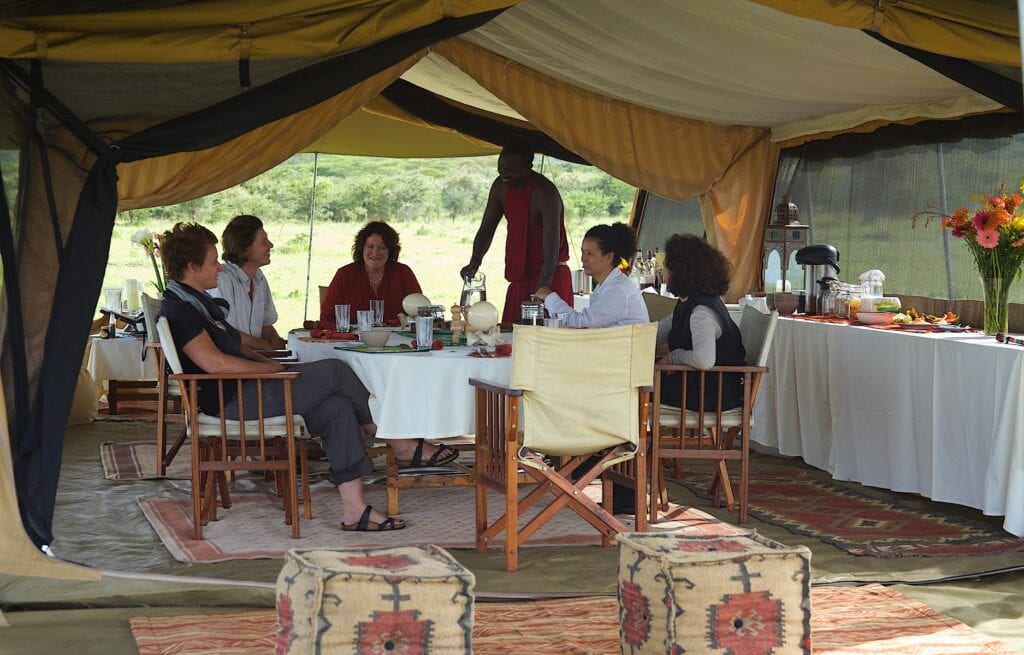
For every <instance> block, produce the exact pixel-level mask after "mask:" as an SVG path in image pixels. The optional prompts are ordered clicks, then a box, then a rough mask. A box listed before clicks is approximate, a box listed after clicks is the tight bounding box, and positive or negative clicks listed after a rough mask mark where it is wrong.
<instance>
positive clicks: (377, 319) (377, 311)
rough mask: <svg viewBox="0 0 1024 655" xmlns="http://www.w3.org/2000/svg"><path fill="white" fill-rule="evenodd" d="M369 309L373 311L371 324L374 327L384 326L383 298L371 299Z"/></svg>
mask: <svg viewBox="0 0 1024 655" xmlns="http://www.w3.org/2000/svg"><path fill="white" fill-rule="evenodd" d="M370 311H371V312H373V325H374V326H375V327H383V326H384V301H383V300H371V301H370Z"/></svg>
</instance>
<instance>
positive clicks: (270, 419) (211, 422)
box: [198, 412, 307, 439]
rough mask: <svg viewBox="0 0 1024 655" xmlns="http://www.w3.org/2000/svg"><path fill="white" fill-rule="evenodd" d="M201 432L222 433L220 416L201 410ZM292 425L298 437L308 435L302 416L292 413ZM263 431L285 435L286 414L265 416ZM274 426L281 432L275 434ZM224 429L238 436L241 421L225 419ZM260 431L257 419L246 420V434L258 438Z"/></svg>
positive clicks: (208, 434) (268, 433) (209, 433)
mask: <svg viewBox="0 0 1024 655" xmlns="http://www.w3.org/2000/svg"><path fill="white" fill-rule="evenodd" d="M198 419H199V434H201V435H203V436H208V437H210V436H213V437H215V436H219V435H220V417H218V416H210V415H209V414H203V413H202V412H199V415H198ZM292 425H293V428H294V431H295V438H296V439H304V438H305V437H306V435H307V431H306V422H305V421H304V420H302V417H301V416H299V415H298V414H293V415H292ZM263 426H264V428H263V432H264V434H266V435H267V436H284V428H285V417H284V416H266V417H264V418H263ZM273 428H281V429H280V432H279V434H275V431H274V429H273ZM224 429H225V431H226V432H227V436H229V437H232V436H237V435H239V434H240V433H241V431H240V430H239V422H238V421H234V420H232V419H225V420H224ZM259 433H260V423H259V421H256V420H251V421H246V422H245V434H246V436H248V437H252V438H254V439H255V438H256V437H257V436H258V435H259Z"/></svg>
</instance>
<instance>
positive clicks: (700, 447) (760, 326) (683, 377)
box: [650, 306, 779, 523]
mask: <svg viewBox="0 0 1024 655" xmlns="http://www.w3.org/2000/svg"><path fill="white" fill-rule="evenodd" d="M778 318H779V315H778V313H777V312H772V314H771V315H768V314H764V313H762V312H760V311H758V310H757V309H755V308H753V307H749V306H748V307H746V308H744V312H743V317H742V319H741V320H740V334H741V336H742V339H743V346H744V349H745V350H746V353H747V354H746V361H747V365H746V366H714V367H712V368H709V369H707V370H701V369H696V368H693V367H690V366H684V365H675V364H658V365H657V366H655V367H654V371H655V374H654V410H653V417H652V430H651V466H650V469H651V493H652V494H655V495H656V496H657V498H658V500H657V501H656V502H651V505H650V512H651V516H650V520H651V523H656V522H657V520H658V509H659V507H660V508H661V509H662V510H665V511H667V510H668V495H667V493H666V491H665V486H664V479H663V477H662V476H663V473H664V471H663V468H662V460H666V459H674V458H678V459H680V460H682V459H704V460H713V461H714V463H715V470H714V473H713V475H712V478H711V484H710V487H709V489H708V492H709V493H710V494H711V496H712V502H713V504H714V505H715V506H716V507H717V506H718V505H719V504H720V502H721V495H722V493H723V492H724V493H725V498H726V505H727V506H728V507H729V509H730V510H735V511H737V512H738V514H739V522H740V523H746V521H747V495H748V493H747V488H748V479H749V475H750V473H749V469H750V429H751V427H752V425H753V423H752V420H751V415H752V413H753V410H754V402H755V401H756V400H757V390H758V388H759V387H760V384H761V378H762V376H763V375H764V374H765V373H767V372H768V368H767V366H766V364H767V362H768V353H769V351H770V349H771V342H772V338H773V336H774V334H775V325H776V322H777V321H778ZM664 371H673V372H676V373H677V375H676V376H675V377H677V378H678V381H679V384H680V385H681V386H682V395H681V396H680V397H681V398H684V399H685V398H686V397H687V391H688V388H687V387H688V386H689V385H693V384H696V385H697V386H698V390H699V394H698V396H699V397H700V398H705V397H706V396H705V389H707V388H709V387H710V386H712V385H716V386H717V389H718V393H717V394H716V398H717V400H716V402H715V404H714V406H712V407H704V406H701V407H699V408H698V409H697V410H687V409H685V408H683V409H680V408H678V407H672V406H669V405H663V404H661V389H662V381H661V373H662V372H664ZM726 375H739V376H741V377H742V384H743V404H742V405H741V406H740V407H735V408H728V409H723V408H722V393H723V386H724V385H723V384H722V382H723V380H724V377H725V376H726ZM691 378H695V380H694V379H691ZM672 383H673V384H674V383H675V382H674V381H673V382H672ZM683 404H684V405H685V404H686V403H685V402H684V403H683ZM737 437H738V438H739V439H740V443H739V448H738V449H737V448H736V439H737ZM729 461H738V462H739V469H740V470H739V478H738V481H737V485H738V487H739V497H738V499H737V497H736V494H735V493H734V491H733V488H732V484H731V482H730V479H729V469H728V466H727V462H729Z"/></svg>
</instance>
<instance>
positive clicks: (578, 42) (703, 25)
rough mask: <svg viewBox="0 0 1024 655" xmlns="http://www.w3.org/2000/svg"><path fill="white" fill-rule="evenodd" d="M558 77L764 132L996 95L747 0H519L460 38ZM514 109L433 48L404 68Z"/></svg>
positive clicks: (778, 136)
mask: <svg viewBox="0 0 1024 655" xmlns="http://www.w3.org/2000/svg"><path fill="white" fill-rule="evenodd" d="M461 38H464V39H466V40H467V41H470V42H471V43H473V44H475V45H478V46H480V47H483V48H485V49H487V50H490V51H492V52H494V53H496V54H498V55H501V56H503V57H505V58H508V59H510V60H513V61H515V62H517V63H519V64H522V65H524V66H527V67H529V68H532V69H534V70H536V71H539V72H541V73H544V74H546V75H548V76H551V77H553V78H555V79H558V80H560V81H562V82H565V83H567V84H571V85H574V86H577V87H581V88H584V89H587V90H590V91H595V92H598V93H601V94H603V95H605V96H608V97H611V98H616V99H619V100H623V101H626V102H631V103H634V104H638V105H642V106H646V107H650V108H652V109H657V110H659V111H663V112H666V113H669V114H673V115H677V116H682V117H687V118H694V119H699V120H704V121H709V122H713V123H719V124H726V125H754V126H766V127H771V128H772V131H773V139H774V140H784V139H788V138H792V137H796V136H800V135H803V134H809V133H816V132H822V131H834V130H845V129H849V128H851V127H855V126H856V125H859V124H862V123H865V122H868V121H872V120H879V119H881V120H901V119H905V118H913V117H926V118H951V117H955V116H961V115H965V114H972V113H979V112H986V111H992V110H995V109H998V108H999V107H1000V105H999V104H998V103H996V102H994V101H992V100H989V99H987V98H984V97H983V96H979V95H978V94H976V93H974V92H973V91H971V90H970V89H967V88H965V87H963V86H961V85H960V84H958V83H956V82H953V81H951V80H949V79H948V78H946V77H944V76H942V75H940V74H939V73H937V72H935V71H932V70H931V69H929V68H927V67H926V66H924V65H922V64H920V63H918V62H916V61H914V60H913V59H911V58H909V57H907V56H906V55H904V54H902V53H900V52H897V51H896V50H894V49H892V48H890V47H889V46H887V45H885V44H883V43H880V42H878V41H877V40H875V39H873V38H871V37H869V36H868V35H866V34H864V33H863V32H861V31H859V30H853V29H848V28H842V27H835V26H832V25H828V24H826V23H822V22H819V21H814V20H809V19H804V18H799V17H794V16H791V15H788V14H785V13H782V12H780V11H777V10H774V9H771V8H768V7H764V6H762V5H759V4H756V3H752V2H748V1H747V0H716V1H715V2H708V1H706V0H644V2H641V3H631V2H621V1H620V0H528V1H527V2H523V3H521V4H519V5H517V6H515V7H513V8H511V9H509V10H508V11H506V12H505V13H503V14H502V15H501V16H499V17H498V18H496V19H495V20H493V21H491V22H489V23H488V24H487V25H485V26H483V27H481V28H479V29H477V30H474V31H473V32H470V33H468V34H466V35H464V36H463V37H461ZM403 77H404V78H405V79H406V80H407V81H410V82H412V83H414V84H417V85H419V86H422V87H424V88H427V89H428V90H431V91H433V92H435V93H438V94H439V95H443V96H446V97H448V98H450V99H452V100H455V101H458V102H460V103H463V104H467V105H471V106H475V107H479V108H481V109H485V110H488V111H492V112H495V113H499V114H503V115H507V116H513V117H518V114H517V113H516V112H515V111H514V110H513V109H511V108H509V107H508V106H507V105H505V103H503V102H502V101H501V100H499V99H498V98H495V97H494V96H493V95H491V94H490V93H488V92H487V91H486V90H484V89H482V88H481V87H480V86H479V85H477V84H476V83H475V82H473V81H472V80H471V79H470V78H469V77H468V76H466V75H464V74H463V73H462V72H461V71H459V70H458V69H457V68H455V67H454V66H451V65H448V64H447V63H446V62H444V61H443V60H440V58H439V57H436V56H431V57H428V58H427V59H426V60H424V61H423V62H421V63H420V64H418V65H417V66H416V67H414V68H413V69H412V70H411V71H409V72H408V73H406V74H405V75H404V76H403Z"/></svg>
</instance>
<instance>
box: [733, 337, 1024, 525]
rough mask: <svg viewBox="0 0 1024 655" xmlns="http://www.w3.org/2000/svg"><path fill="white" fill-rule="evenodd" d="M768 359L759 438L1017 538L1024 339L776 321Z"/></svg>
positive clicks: (1023, 507)
mask: <svg viewBox="0 0 1024 655" xmlns="http://www.w3.org/2000/svg"><path fill="white" fill-rule="evenodd" d="M768 366H769V368H770V370H771V373H770V374H769V375H767V376H765V378H764V381H763V385H762V388H761V391H760V392H759V396H758V402H757V406H756V407H755V410H754V425H755V427H754V431H753V434H752V438H753V440H754V441H756V442H758V443H760V444H763V445H765V446H770V447H774V448H777V449H778V450H779V452H780V453H782V454H784V455H796V456H800V457H802V458H803V459H804V460H805V461H806V462H807V463H809V464H811V465H813V466H816V467H818V468H821V469H825V470H827V471H830V472H831V473H832V475H833V476H834V477H835V478H836V479H838V480H852V481H856V482H860V483H862V484H866V485H870V486H875V487H883V488H886V489H891V490H893V491H901V492H911V493H919V494H921V495H923V496H926V497H928V498H931V499H933V500H938V501H943V502H950V503H957V504H960V505H966V506H969V507H974V508H977V509H980V510H982V511H983V512H984V513H985V514H988V515H992V516H1005V521H1004V523H1003V527H1004V528H1005V529H1006V530H1007V531H1009V532H1010V533H1012V534H1014V535H1017V536H1024V347H1021V346H1013V345H1004V344H1000V343H997V342H996V341H995V339H994V338H992V337H990V336H985V335H983V334H980V333H976V332H969V333H959V334H949V333H945V334H940V333H917V332H905V331H891V330H888V331H882V330H876V329H872V328H867V327H859V326H852V325H834V324H826V323H815V322H811V321H806V320H800V319H790V318H782V319H780V320H779V323H778V328H777V331H776V334H775V340H774V344H773V346H772V352H771V356H770V358H769V362H768Z"/></svg>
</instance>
